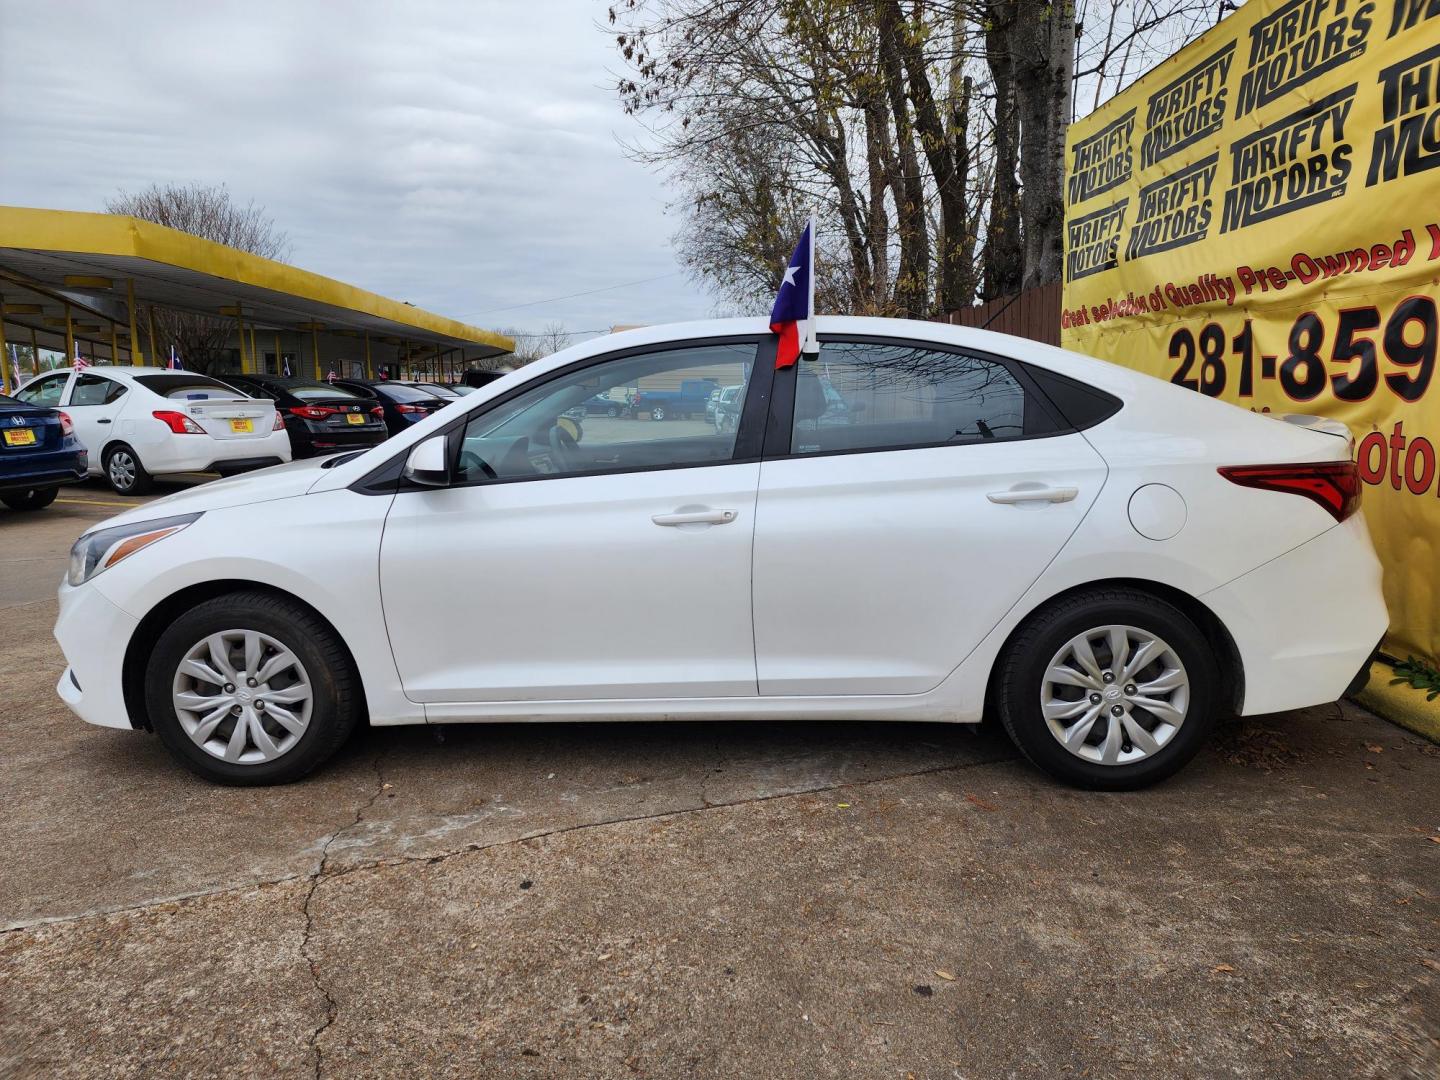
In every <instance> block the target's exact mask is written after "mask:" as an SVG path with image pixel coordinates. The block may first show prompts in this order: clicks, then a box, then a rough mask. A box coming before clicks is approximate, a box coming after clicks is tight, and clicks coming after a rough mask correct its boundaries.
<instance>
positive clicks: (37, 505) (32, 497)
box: [0, 487, 60, 510]
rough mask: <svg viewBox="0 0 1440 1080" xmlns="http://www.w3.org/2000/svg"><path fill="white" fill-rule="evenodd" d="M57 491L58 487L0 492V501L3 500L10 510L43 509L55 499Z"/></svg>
mask: <svg viewBox="0 0 1440 1080" xmlns="http://www.w3.org/2000/svg"><path fill="white" fill-rule="evenodd" d="M59 493H60V489H59V488H55V487H48V488H30V489H29V490H28V491H7V492H5V493H4V494H0V502H3V503H4V504H5V505H6V506H8V507H9V508H10V509H11V510H44V509H45V507H47V506H49V505H50V504H51V503H53V502H54V501H55V496H56V495H58V494H59Z"/></svg>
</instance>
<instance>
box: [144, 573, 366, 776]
mask: <svg viewBox="0 0 1440 1080" xmlns="http://www.w3.org/2000/svg"><path fill="white" fill-rule="evenodd" d="M145 704H146V710H147V712H148V714H149V718H150V723H151V725H152V727H153V728H154V730H155V733H156V734H157V735H159V736H160V739H161V741H162V742H164V744H165V746H166V748H167V749H168V750H169V751H170V752H171V754H173V755H174V756H175V757H176V758H177V759H179V760H180V762H181V763H183V764H184V765H185V766H186V767H188V768H189V769H191V770H192V771H194V772H196V773H198V774H199V775H200V776H203V777H205V779H207V780H212V781H215V782H216V783H220V784H236V785H257V784H284V783H288V782H290V781H292V780H298V779H300V778H301V777H302V776H304V775H306V774H307V773H309V772H310V771H311V770H313V769H315V768H316V767H317V766H319V765H320V764H321V763H322V762H324V761H325V760H326V759H327V758H329V757H330V755H332V754H333V753H335V751H336V750H337V749H339V748H340V746H341V744H343V743H344V741H345V740H346V738H348V737H349V735H350V733H351V731H353V730H354V728H355V724H356V723H357V721H358V719H359V717H360V714H361V712H362V704H361V693H360V687H359V679H358V676H357V675H356V673H355V670H354V665H353V663H352V662H351V659H350V655H349V653H348V652H347V651H346V649H345V646H344V645H343V644H342V643H341V642H340V640H339V638H338V637H336V635H335V633H334V631H333V630H331V629H330V627H329V626H327V625H326V624H325V623H324V622H323V621H322V620H321V619H320V618H319V617H318V616H316V615H315V614H314V613H313V612H311V611H310V610H308V609H307V608H305V607H302V606H301V605H300V604H297V603H295V602H294V601H291V600H288V599H285V598H284V597H278V596H274V595H270V594H267V593H261V592H237V593H228V594H226V595H224V596H219V597H215V598H213V599H211V600H206V601H204V602H203V603H201V604H198V605H197V606H195V607H194V608H192V609H190V610H189V611H187V612H186V613H185V614H183V615H181V616H180V617H179V618H178V619H176V620H174V621H173V622H172V623H171V624H170V626H169V627H168V628H167V629H166V630H165V632H164V633H163V634H161V635H160V639H159V641H157V642H156V644H155V648H154V650H153V651H152V652H151V654H150V660H149V664H148V665H147V667H146V672H145Z"/></svg>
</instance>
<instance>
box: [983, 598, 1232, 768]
mask: <svg viewBox="0 0 1440 1080" xmlns="http://www.w3.org/2000/svg"><path fill="white" fill-rule="evenodd" d="M1111 625H1121V626H1130V627H1135V628H1136V629H1139V630H1142V631H1145V632H1147V633H1151V634H1154V635H1155V636H1157V637H1159V638H1161V639H1162V640H1163V641H1164V642H1165V643H1166V644H1168V645H1169V646H1170V648H1171V649H1172V650H1173V651H1174V653H1175V654H1176V656H1178V658H1179V660H1180V663H1181V664H1182V665H1183V666H1184V669H1185V674H1186V677H1187V679H1188V689H1189V702H1188V705H1187V707H1186V709H1185V717H1184V720H1183V721H1182V722H1181V723H1180V724H1179V726H1178V729H1177V730H1176V731H1175V733H1174V735H1173V736H1172V737H1171V738H1170V740H1169V742H1167V743H1165V744H1164V745H1163V746H1161V747H1160V749H1159V750H1158V751H1156V752H1154V753H1153V754H1151V755H1150V756H1149V757H1145V758H1143V759H1141V760H1139V761H1135V762H1132V763H1129V764H1112V765H1106V764H1102V763H1100V762H1092V761H1088V760H1085V759H1083V758H1081V757H1079V756H1077V755H1076V754H1074V753H1071V752H1070V751H1069V750H1067V749H1066V748H1065V747H1064V746H1063V745H1061V743H1060V740H1059V738H1058V737H1057V736H1056V735H1055V734H1053V733H1052V732H1051V730H1050V727H1049V725H1048V724H1047V723H1046V721H1045V717H1044V714H1043V712H1042V709H1041V694H1042V689H1043V686H1044V681H1045V672H1046V670H1047V668H1048V666H1049V664H1050V661H1051V660H1052V658H1054V657H1055V655H1056V654H1057V653H1058V652H1059V651H1060V649H1061V648H1062V647H1064V646H1065V644H1066V643H1067V642H1069V641H1071V640H1072V639H1074V638H1076V637H1078V636H1079V635H1081V634H1084V633H1085V631H1087V630H1090V629H1094V628H1096V627H1104V626H1111ZM1137 681H1138V679H1137ZM1219 683H1220V668H1219V664H1218V663H1217V661H1216V658H1215V654H1214V650H1213V649H1212V648H1211V646H1210V643H1209V642H1208V641H1207V640H1206V638H1205V635H1204V634H1203V633H1201V631H1200V630H1199V628H1198V627H1196V625H1195V624H1194V622H1192V621H1191V619H1190V618H1189V617H1188V616H1187V615H1186V614H1185V613H1184V612H1182V611H1181V610H1180V609H1179V608H1177V607H1175V606H1174V605H1173V604H1170V603H1167V602H1166V601H1164V600H1161V599H1158V598H1157V597H1154V596H1151V595H1149V594H1148V593H1144V592H1140V591H1139V590H1135V589H1124V588H1107V589H1095V590H1092V591H1087V592H1083V593H1077V594H1075V595H1073V596H1069V597H1066V598H1065V599H1063V600H1060V601H1059V602H1057V603H1055V604H1052V605H1051V606H1049V607H1047V608H1043V609H1042V610H1040V611H1039V612H1037V613H1035V614H1034V615H1032V616H1030V618H1029V619H1027V620H1026V621H1025V623H1024V624H1022V625H1021V627H1020V629H1019V630H1018V631H1017V632H1016V634H1015V636H1014V637H1013V638H1012V640H1011V641H1010V643H1009V645H1008V647H1007V648H1006V650H1005V652H1004V654H1003V655H1002V656H1001V658H1000V662H999V665H998V667H997V669H996V674H995V682H994V695H995V696H994V705H995V711H996V713H997V714H998V715H999V717H1000V721H1001V723H1002V724H1004V726H1005V731H1006V732H1007V733H1008V734H1009V736H1010V738H1011V740H1012V741H1013V742H1014V743H1015V745H1016V746H1017V747H1018V748H1019V749H1020V751H1021V752H1022V753H1023V754H1024V755H1025V756H1026V757H1027V758H1029V759H1030V761H1031V762H1033V763H1034V764H1035V765H1037V766H1039V767H1040V768H1041V769H1043V770H1044V771H1045V772H1047V773H1049V774H1050V775H1051V776H1053V777H1055V778H1056V779H1058V780H1063V781H1064V782H1066V783H1069V784H1073V785H1075V786H1077V787H1083V788H1090V789H1094V790H1098V791H1132V790H1135V789H1137V788H1142V787H1146V786H1148V785H1150V784H1154V783H1158V782H1159V781H1161V780H1164V779H1165V778H1166V777H1168V776H1171V775H1173V774H1174V773H1175V772H1176V771H1178V770H1179V769H1180V768H1181V767H1182V766H1184V765H1185V764H1186V763H1187V762H1188V761H1189V760H1190V759H1191V758H1193V757H1194V756H1195V755H1196V754H1197V753H1198V752H1199V750H1200V748H1201V746H1203V745H1204V743H1205V740H1206V738H1208V737H1209V735H1210V732H1211V730H1212V729H1213V728H1214V726H1215V718H1216V714H1217V712H1218V709H1219V703H1220V700H1221V694H1220V687H1219ZM1092 700H1093V699H1092ZM1110 722H1111V721H1110V718H1109V717H1108V716H1105V715H1102V716H1101V717H1100V718H1099V719H1097V720H1096V722H1095V734H1094V735H1092V736H1090V737H1091V738H1096V739H1098V738H1099V736H1100V734H1101V733H1103V732H1104V731H1106V730H1108V724H1109V723H1110ZM1102 723H1103V724H1105V725H1107V727H1101V726H1100V725H1101V724H1102ZM1122 730H1124V729H1123V728H1122ZM1127 742H1128V737H1127Z"/></svg>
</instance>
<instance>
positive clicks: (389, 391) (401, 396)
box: [375, 383, 435, 401]
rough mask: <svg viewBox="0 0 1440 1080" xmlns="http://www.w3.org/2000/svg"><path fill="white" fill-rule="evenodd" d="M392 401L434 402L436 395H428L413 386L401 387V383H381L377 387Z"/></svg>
mask: <svg viewBox="0 0 1440 1080" xmlns="http://www.w3.org/2000/svg"><path fill="white" fill-rule="evenodd" d="M375 389H376V390H378V391H379V392H380V393H382V394H384V395H385V396H386V397H388V398H389V399H390V400H391V401H433V400H435V395H434V394H427V393H426V392H425V391H424V390H417V389H416V388H415V387H413V386H401V385H400V384H399V383H381V384H380V385H378V386H376V387H375Z"/></svg>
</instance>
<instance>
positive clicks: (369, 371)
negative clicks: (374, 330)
mask: <svg viewBox="0 0 1440 1080" xmlns="http://www.w3.org/2000/svg"><path fill="white" fill-rule="evenodd" d="M365 377H366V378H367V379H373V378H374V377H375V365H374V364H372V363H371V362H370V331H369V330H366V331H365Z"/></svg>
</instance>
